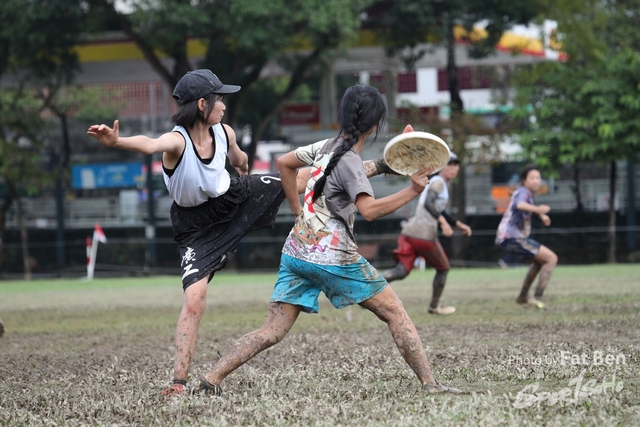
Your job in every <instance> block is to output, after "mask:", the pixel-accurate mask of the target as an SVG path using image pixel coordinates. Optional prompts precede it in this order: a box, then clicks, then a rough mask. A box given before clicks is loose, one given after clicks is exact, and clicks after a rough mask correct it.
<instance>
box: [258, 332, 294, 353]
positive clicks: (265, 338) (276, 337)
mask: <svg viewBox="0 0 640 427" xmlns="http://www.w3.org/2000/svg"><path fill="white" fill-rule="evenodd" d="M287 332H289V331H278V330H275V329H272V328H261V330H260V333H259V334H258V336H259V337H260V338H259V339H260V340H261V341H262V342H261V343H260V347H262V348H263V349H265V348H269V347H271V346H274V345H276V344H278V343H279V342H280V341H282V340H283V339H284V337H285V336H286V335H287Z"/></svg>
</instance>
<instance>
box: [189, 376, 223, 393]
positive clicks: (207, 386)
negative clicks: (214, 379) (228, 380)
mask: <svg viewBox="0 0 640 427" xmlns="http://www.w3.org/2000/svg"><path fill="white" fill-rule="evenodd" d="M191 394H194V395H198V394H199V395H205V396H222V388H221V387H220V386H218V385H215V384H211V383H210V382H209V381H207V380H206V379H205V378H204V377H202V378H200V384H199V385H198V386H197V387H195V388H194V389H193V390H192V391H191Z"/></svg>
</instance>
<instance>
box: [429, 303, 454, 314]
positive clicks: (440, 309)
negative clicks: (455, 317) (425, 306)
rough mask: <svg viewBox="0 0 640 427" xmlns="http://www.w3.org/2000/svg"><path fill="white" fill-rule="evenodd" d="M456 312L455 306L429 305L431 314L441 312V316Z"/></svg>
mask: <svg viewBox="0 0 640 427" xmlns="http://www.w3.org/2000/svg"><path fill="white" fill-rule="evenodd" d="M455 312H456V308H455V307H447V306H444V307H443V306H441V305H439V306H437V307H436V308H432V307H429V314H439V315H441V316H448V315H450V314H453V313H455Z"/></svg>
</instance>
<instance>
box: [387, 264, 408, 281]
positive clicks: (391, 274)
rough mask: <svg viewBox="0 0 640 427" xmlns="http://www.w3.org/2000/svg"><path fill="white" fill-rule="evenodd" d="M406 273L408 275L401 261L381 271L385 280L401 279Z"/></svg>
mask: <svg viewBox="0 0 640 427" xmlns="http://www.w3.org/2000/svg"><path fill="white" fill-rule="evenodd" d="M408 275H409V272H408V271H407V269H406V268H405V267H404V265H402V263H401V262H399V263H398V264H396V266H395V267H393V268H390V269H388V270H385V271H383V272H382V277H384V279H385V280H386V281H387V282H393V281H394V280H402V279H404V278H405V277H407V276H408Z"/></svg>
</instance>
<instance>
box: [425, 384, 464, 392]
mask: <svg viewBox="0 0 640 427" xmlns="http://www.w3.org/2000/svg"><path fill="white" fill-rule="evenodd" d="M422 391H424V392H427V393H453V394H460V393H462V390H460V389H457V388H454V387H449V386H448V385H446V384H442V383H441V382H438V381H436V385H432V384H422Z"/></svg>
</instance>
